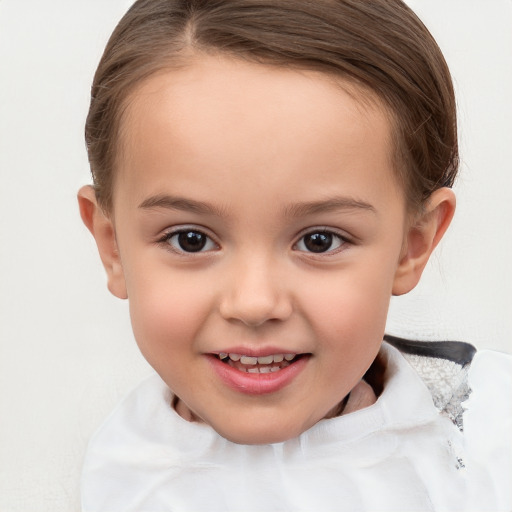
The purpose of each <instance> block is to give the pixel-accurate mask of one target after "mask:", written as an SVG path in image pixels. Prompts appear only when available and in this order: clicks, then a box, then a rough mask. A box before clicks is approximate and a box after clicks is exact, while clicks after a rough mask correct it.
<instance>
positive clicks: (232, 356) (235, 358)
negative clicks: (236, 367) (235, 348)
mask: <svg viewBox="0 0 512 512" xmlns="http://www.w3.org/2000/svg"><path fill="white" fill-rule="evenodd" d="M241 357H242V356H241V355H240V354H229V359H231V361H240V358H241Z"/></svg>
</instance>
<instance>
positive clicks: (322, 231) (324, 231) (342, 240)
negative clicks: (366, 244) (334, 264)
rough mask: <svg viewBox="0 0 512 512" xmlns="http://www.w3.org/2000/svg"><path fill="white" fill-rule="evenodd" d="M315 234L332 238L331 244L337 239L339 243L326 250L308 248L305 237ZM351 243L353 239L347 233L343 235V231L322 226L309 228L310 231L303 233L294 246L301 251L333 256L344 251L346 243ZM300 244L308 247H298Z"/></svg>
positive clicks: (315, 254)
mask: <svg viewBox="0 0 512 512" xmlns="http://www.w3.org/2000/svg"><path fill="white" fill-rule="evenodd" d="M314 235H322V236H324V237H328V239H329V238H331V245H332V244H334V243H335V241H336V240H337V243H338V245H337V246H336V247H334V248H329V249H328V250H326V251H312V250H307V247H305V239H306V237H308V236H311V237H312V236H314ZM350 243H352V241H351V240H350V239H349V238H348V237H347V236H346V235H342V234H341V233H339V232H338V231H336V230H332V229H328V228H325V227H322V228H320V227H318V228H313V229H309V230H308V231H306V232H303V233H301V235H300V238H299V240H298V241H297V242H296V243H295V244H294V245H293V248H294V249H295V250H298V251H300V252H304V253H306V254H309V255H313V256H317V255H318V256H322V255H326V256H331V255H333V254H337V253H338V252H340V251H342V250H343V249H344V248H345V245H346V244H350ZM300 244H302V245H303V246H304V247H305V248H306V250H303V249H298V247H299V245H300Z"/></svg>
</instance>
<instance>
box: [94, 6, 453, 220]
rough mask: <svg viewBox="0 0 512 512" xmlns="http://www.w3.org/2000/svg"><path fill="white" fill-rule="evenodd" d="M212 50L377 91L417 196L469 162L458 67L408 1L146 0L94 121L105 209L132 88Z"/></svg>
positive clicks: (116, 52) (123, 38) (102, 89)
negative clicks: (454, 70) (463, 153)
mask: <svg viewBox="0 0 512 512" xmlns="http://www.w3.org/2000/svg"><path fill="white" fill-rule="evenodd" d="M201 53H217V54H225V55H229V56H232V57H236V58H240V59H244V60H248V61H252V62H256V63H262V64H265V65H277V66H283V67H289V68H292V69H293V68H297V69H307V70H316V71H321V72H324V73H326V74H329V75H331V76H335V77H339V78H341V79H343V80H345V81H348V82H352V83H353V84H355V85H356V86H358V85H359V86H360V87H362V88H363V89H364V90H370V91H371V92H372V93H373V95H375V96H376V97H377V98H378V99H379V100H380V101H381V102H382V104H383V105H384V107H385V108H386V109H387V111H388V112H389V113H390V117H391V120H392V125H393V137H394V145H395V148H394V163H395V167H396V170H397V174H398V177H399V179H400V181H401V183H402V184H403V186H404V190H405V192H406V194H407V198H408V201H409V204H410V205H412V206H413V207H419V206H421V205H422V204H423V202H424V201H425V200H426V199H428V197H429V196H430V194H431V193H432V192H433V191H434V190H436V189H437V188H440V187H443V186H449V187H450V186H452V185H453V183H454V180H455V176H456V174H457V170H458V163H459V162H458V146H457V122H456V104H455V98H454V92H453V85H452V81H451V77H450V72H449V70H448V66H447V64H446V62H445V60H444V58H443V55H442V53H441V50H440V49H439V47H438V45H437V43H436V42H435V40H434V39H433V37H432V35H431V34H430V32H429V31H428V30H427V28H426V27H425V26H424V25H423V23H422V22H421V21H420V20H419V19H418V17H417V16H416V15H415V14H414V13H413V12H412V11H411V9H410V8H409V7H407V6H406V5H405V4H404V3H403V2H402V1H401V0H138V1H137V2H135V4H134V5H133V6H132V7H131V8H130V9H129V11H128V12H127V13H126V14H125V16H124V17H123V18H122V19H121V21H120V22H119V24H118V25H117V27H116V29H115V30H114V32H113V34H112V36H111V37H110V40H109V42H108V44H107V46H106V48H105V51H104V54H103V57H102V58H101V61H100V63H99V66H98V69H97V71H96V74H95V77H94V82H93V86H92V91H91V92H92V94H91V96H92V97H91V105H90V110H89V114H88V117H87V122H86V128H85V137H86V144H87V150H88V155H89V161H90V165H91V171H92V175H93V181H94V186H95V189H96V195H97V199H98V202H99V203H100V205H101V206H102V208H103V209H104V210H105V211H107V212H108V211H110V210H111V208H112V195H113V180H114V176H115V173H114V170H115V165H116V152H117V150H118V148H119V133H120V129H121V119H122V113H123V109H124V107H125V105H126V101H127V98H128V97H129V95H130V93H131V92H132V91H133V90H134V88H135V87H136V86H137V85H139V84H140V83H141V82H142V81H143V80H145V79H146V78H148V77H149V76H151V75H153V74H154V73H156V72H158V71H161V70H164V69H173V68H176V67H179V66H184V65H187V59H191V57H192V55H194V54H201Z"/></svg>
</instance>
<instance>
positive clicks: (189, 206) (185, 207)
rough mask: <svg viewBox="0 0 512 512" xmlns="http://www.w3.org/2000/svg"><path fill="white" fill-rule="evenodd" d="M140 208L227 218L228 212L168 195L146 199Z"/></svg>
mask: <svg viewBox="0 0 512 512" xmlns="http://www.w3.org/2000/svg"><path fill="white" fill-rule="evenodd" d="M139 208H141V209H142V210H155V209H158V208H163V209H166V210H179V211H184V212H191V213H198V214H202V215H214V216H216V217H226V216H227V215H226V212H225V211H224V210H223V209H222V208H218V207H217V206H215V205H213V204H210V203H206V202H204V201H196V200H194V199H188V198H185V197H180V196H170V195H166V194H158V195H155V196H150V197H148V198H146V199H144V201H142V203H140V204H139Z"/></svg>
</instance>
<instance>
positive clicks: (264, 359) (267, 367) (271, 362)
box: [216, 352, 306, 373]
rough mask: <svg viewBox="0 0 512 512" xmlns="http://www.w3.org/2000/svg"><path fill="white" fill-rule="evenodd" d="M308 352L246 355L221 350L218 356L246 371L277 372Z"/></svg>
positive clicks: (224, 361)
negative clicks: (258, 355)
mask: <svg viewBox="0 0 512 512" xmlns="http://www.w3.org/2000/svg"><path fill="white" fill-rule="evenodd" d="M305 355H306V354H273V355H268V356H260V357H253V356H246V355H243V354H227V353H224V352H221V353H220V354H216V357H217V358H218V359H219V360H220V361H222V362H223V363H224V364H226V365H228V366H231V368H235V369H236V370H239V371H241V372H245V373H276V372H279V371H280V370H283V369H284V368H286V367H288V366H290V365H291V364H293V363H295V362H296V361H298V360H299V359H301V358H302V357H303V356H305Z"/></svg>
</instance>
